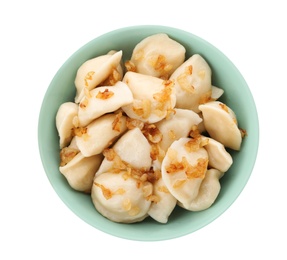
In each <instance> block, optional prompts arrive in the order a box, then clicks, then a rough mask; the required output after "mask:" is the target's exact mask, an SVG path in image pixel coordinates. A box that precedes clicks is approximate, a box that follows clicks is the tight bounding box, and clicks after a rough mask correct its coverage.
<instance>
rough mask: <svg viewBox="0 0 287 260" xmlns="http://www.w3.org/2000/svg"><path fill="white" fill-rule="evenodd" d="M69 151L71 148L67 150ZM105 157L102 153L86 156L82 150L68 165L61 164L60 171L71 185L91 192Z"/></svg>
mask: <svg viewBox="0 0 287 260" xmlns="http://www.w3.org/2000/svg"><path fill="white" fill-rule="evenodd" d="M66 152H67V153H69V149H67V151H66ZM102 159H103V155H102V154H98V155H94V156H90V157H84V156H83V154H82V153H81V152H79V153H77V155H76V156H75V157H74V158H73V159H72V160H71V161H70V162H68V163H67V164H66V165H64V166H60V167H59V170H60V172H61V173H62V174H63V175H64V176H65V178H66V179H67V181H68V183H69V185H70V186H71V187H72V188H73V189H75V190H77V191H81V192H85V193H90V192H91V188H92V185H93V179H94V176H95V173H96V171H97V170H98V168H99V166H100V164H101V162H102Z"/></svg>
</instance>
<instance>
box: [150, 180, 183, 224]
mask: <svg viewBox="0 0 287 260" xmlns="http://www.w3.org/2000/svg"><path fill="white" fill-rule="evenodd" d="M153 195H155V197H156V198H157V199H156V200H155V201H153V202H152V204H151V206H150V209H149V211H148V214H149V216H151V217H152V218H153V219H154V220H156V221H158V222H160V223H167V221H168V217H169V216H170V214H171V212H172V211H173V209H174V208H175V206H176V203H177V200H176V198H175V197H174V196H173V195H172V194H171V193H170V192H169V190H168V188H167V187H166V185H165V183H164V182H163V180H162V178H159V179H158V180H156V181H155V182H154V183H153Z"/></svg>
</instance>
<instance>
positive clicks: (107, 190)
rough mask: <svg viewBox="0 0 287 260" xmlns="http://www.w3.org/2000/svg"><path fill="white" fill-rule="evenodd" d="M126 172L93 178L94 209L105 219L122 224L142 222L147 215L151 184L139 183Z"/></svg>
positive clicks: (107, 173) (105, 174) (108, 173)
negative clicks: (128, 176)
mask: <svg viewBox="0 0 287 260" xmlns="http://www.w3.org/2000/svg"><path fill="white" fill-rule="evenodd" d="M126 176H127V172H125V171H122V172H120V173H110V172H105V173H102V174H100V175H98V176H96V177H95V179H94V184H93V187H92V194H91V196H92V201H93V203H94V205H95V208H96V209H97V210H98V212H99V213H101V214H102V215H103V216H105V217H106V218H108V219H110V220H112V221H115V222H122V223H133V222H138V221H142V220H143V219H145V218H146V217H147V216H148V215H147V212H148V210H149V208H150V205H151V201H150V200H149V196H151V194H152V184H151V183H149V182H139V181H138V180H136V179H134V178H132V177H130V178H126Z"/></svg>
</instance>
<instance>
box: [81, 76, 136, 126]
mask: <svg viewBox="0 0 287 260" xmlns="http://www.w3.org/2000/svg"><path fill="white" fill-rule="evenodd" d="M132 102H133V95H132V93H131V91H130V89H129V88H128V86H127V85H126V84H125V83H123V82H121V81H118V82H117V83H116V84H115V85H114V86H102V87H97V88H95V89H93V90H91V91H89V92H88V94H87V95H85V96H84V98H83V99H82V100H81V102H80V104H79V112H78V118H79V124H80V126H86V125H88V124H89V123H90V122H92V121H93V120H94V119H96V118H98V117H100V116H102V115H104V114H106V113H110V112H114V111H116V110H117V109H119V108H120V107H121V106H124V105H128V104H130V103H132Z"/></svg>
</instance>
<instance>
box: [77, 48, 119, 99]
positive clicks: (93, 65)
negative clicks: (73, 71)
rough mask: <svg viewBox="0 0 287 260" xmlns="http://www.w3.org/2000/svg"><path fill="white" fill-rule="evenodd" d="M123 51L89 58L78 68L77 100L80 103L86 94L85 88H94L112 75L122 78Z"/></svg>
mask: <svg viewBox="0 0 287 260" xmlns="http://www.w3.org/2000/svg"><path fill="white" fill-rule="evenodd" d="M121 58H122V51H118V52H115V53H114V52H110V53H108V54H106V55H101V56H98V57H96V58H93V59H90V60H87V61H86V62H84V63H83V64H82V65H81V66H80V67H79V69H78V71H77V75H76V78H75V86H76V89H77V93H76V97H75V102H76V103H79V102H80V101H81V100H82V98H83V97H84V94H85V89H87V90H92V89H93V88H95V87H97V86H98V85H99V84H100V83H102V82H103V81H104V80H106V79H107V78H108V77H109V76H110V75H112V76H114V77H116V78H117V79H118V80H121V78H122V71H121V67H119V65H120V62H121ZM115 74H116V75H115Z"/></svg>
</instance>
